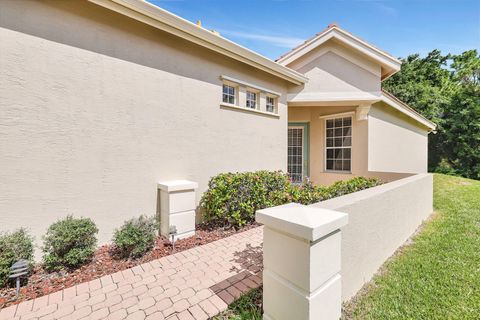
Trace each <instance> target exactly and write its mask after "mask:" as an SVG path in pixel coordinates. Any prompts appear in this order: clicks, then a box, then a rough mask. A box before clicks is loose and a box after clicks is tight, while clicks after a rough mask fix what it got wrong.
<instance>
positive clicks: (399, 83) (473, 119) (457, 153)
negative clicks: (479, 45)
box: [383, 50, 480, 179]
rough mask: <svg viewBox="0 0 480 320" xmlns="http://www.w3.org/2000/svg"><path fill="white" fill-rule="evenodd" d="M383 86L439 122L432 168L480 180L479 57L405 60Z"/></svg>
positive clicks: (439, 56)
mask: <svg viewBox="0 0 480 320" xmlns="http://www.w3.org/2000/svg"><path fill="white" fill-rule="evenodd" d="M402 62H403V64H402V69H401V71H400V72H398V73H397V74H395V75H393V76H392V77H391V78H390V79H388V80H386V81H385V82H384V84H383V86H384V88H385V89H386V90H387V91H389V92H391V93H393V94H394V95H395V96H397V97H398V98H400V99H401V100H403V101H404V102H406V103H407V104H409V105H410V106H412V107H413V108H415V109H416V110H417V111H418V112H420V113H422V114H423V115H424V116H425V117H427V118H428V119H430V120H432V121H433V122H435V123H436V124H437V126H438V127H437V133H436V134H430V135H429V170H430V171H436V172H442V173H449V174H457V175H462V176H465V177H468V178H473V179H480V55H479V54H478V52H477V51H476V50H469V51H466V52H464V53H462V54H460V55H451V54H447V55H442V53H441V52H440V51H439V50H433V51H432V52H430V53H429V54H428V55H427V56H426V57H424V58H422V57H420V55H419V54H413V55H410V56H408V57H407V58H406V59H402Z"/></svg>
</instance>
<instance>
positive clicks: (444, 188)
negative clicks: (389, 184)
mask: <svg viewBox="0 0 480 320" xmlns="http://www.w3.org/2000/svg"><path fill="white" fill-rule="evenodd" d="M434 207H435V211H436V214H435V215H433V217H432V218H431V219H430V220H429V221H428V222H427V223H425V225H424V227H423V229H422V230H421V232H420V233H419V234H418V235H416V236H415V237H414V239H413V242H412V243H411V244H409V245H407V246H405V247H403V248H401V249H400V250H399V251H398V252H397V254H395V255H394V257H392V258H391V259H389V260H388V261H387V262H386V263H385V264H384V266H383V267H382V269H381V270H382V271H381V272H380V273H379V275H377V276H375V277H374V279H373V280H372V281H371V282H370V283H369V284H368V285H367V286H366V287H365V288H364V290H362V291H361V293H359V294H358V295H357V297H355V299H353V300H352V301H350V302H349V303H347V304H345V305H344V310H343V316H342V319H362V320H364V319H389V320H390V319H462V320H463V319H465V320H467V319H480V181H475V180H469V179H464V178H458V177H451V176H446V175H438V174H436V175H435V177H434ZM260 300H261V290H253V291H251V292H250V293H249V294H247V295H246V296H243V297H241V298H240V299H239V300H237V301H236V302H234V303H233V304H232V305H230V306H229V310H227V311H226V312H225V313H223V314H222V315H220V316H217V317H216V318H215V319H216V320H224V319H228V320H251V319H255V320H256V319H261V302H260Z"/></svg>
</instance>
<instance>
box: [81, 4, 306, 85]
mask: <svg viewBox="0 0 480 320" xmlns="http://www.w3.org/2000/svg"><path fill="white" fill-rule="evenodd" d="M88 1H90V2H92V3H95V4H97V5H99V6H102V7H104V8H107V9H109V10H112V11H115V12H118V13H120V14H123V15H124V16H127V17H130V18H132V19H135V20H137V21H140V22H143V23H145V24H148V25H150V26H153V27H155V28H157V29H160V30H163V31H165V32H168V33H170V34H173V35H175V36H178V37H181V38H183V39H185V40H188V41H190V42H193V43H195V44H198V45H200V46H203V47H205V48H208V49H210V50H213V51H216V52H218V53H220V54H223V55H225V56H228V57H230V58H233V59H235V60H238V61H241V62H243V63H246V64H248V65H251V66H253V67H255V68H257V69H260V70H263V71H265V72H267V73H270V74H272V75H274V76H277V77H279V78H282V79H284V80H287V81H289V82H291V83H294V84H297V85H300V84H303V83H306V82H307V81H308V78H306V77H305V76H304V75H302V74H300V73H298V72H296V71H295V70H292V69H290V68H287V67H285V66H283V65H281V64H279V63H277V62H275V61H272V60H270V59H268V58H266V57H264V56H262V55H260V54H258V53H256V52H254V51H252V50H249V49H247V48H245V47H242V46H240V45H238V44H236V43H234V42H232V41H230V40H228V39H226V38H223V37H221V36H220V35H217V34H215V33H213V32H211V31H209V30H206V29H204V28H202V27H199V26H197V25H195V24H194V23H191V22H190V21H188V20H185V19H183V18H181V17H179V16H176V15H174V14H173V13H170V12H168V11H166V10H164V9H162V8H159V7H157V6H155V5H153V4H150V3H148V2H146V1H142V0H88Z"/></svg>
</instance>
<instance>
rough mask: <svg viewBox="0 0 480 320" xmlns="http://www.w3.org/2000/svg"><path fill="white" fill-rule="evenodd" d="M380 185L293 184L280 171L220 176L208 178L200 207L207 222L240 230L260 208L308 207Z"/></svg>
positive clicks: (362, 181) (358, 181)
mask: <svg viewBox="0 0 480 320" xmlns="http://www.w3.org/2000/svg"><path fill="white" fill-rule="evenodd" d="M381 183H382V182H381V181H380V180H378V179H375V178H364V177H356V178H353V179H350V180H347V181H339V182H336V183H334V184H333V185H331V186H328V187H327V186H316V185H313V184H312V183H311V182H310V181H308V180H307V181H305V182H304V183H302V184H293V183H292V182H291V181H290V179H289V177H288V176H287V175H286V174H284V173H282V172H280V171H257V172H242V173H239V172H237V173H222V174H219V175H217V176H215V177H213V178H211V179H210V182H209V183H208V190H207V191H206V192H205V193H204V194H203V196H202V199H201V201H200V204H201V207H202V209H203V217H204V219H205V220H206V221H210V222H216V223H218V224H219V225H224V226H232V227H240V226H243V225H245V224H248V223H251V222H253V221H254V220H255V212H256V211H257V210H259V209H264V208H268V207H273V206H278V205H282V204H286V203H290V202H297V203H301V204H305V205H308V204H312V203H315V202H319V201H323V200H327V199H331V198H334V197H338V196H342V195H344V194H348V193H352V192H356V191H360V190H363V189H367V188H371V187H374V186H377V185H380V184H381Z"/></svg>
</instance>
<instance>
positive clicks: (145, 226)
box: [113, 215, 158, 258]
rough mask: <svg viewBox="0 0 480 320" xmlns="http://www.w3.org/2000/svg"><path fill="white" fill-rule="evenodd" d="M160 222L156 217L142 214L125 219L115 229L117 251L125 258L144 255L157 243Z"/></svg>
mask: <svg viewBox="0 0 480 320" xmlns="http://www.w3.org/2000/svg"><path fill="white" fill-rule="evenodd" d="M157 230H158V223H157V220H156V219H155V217H146V216H143V215H142V216H140V217H138V218H133V219H130V220H128V221H125V223H124V224H123V226H122V227H120V229H117V230H115V233H114V235H113V243H114V244H115V247H116V250H117V252H118V253H119V254H120V255H121V256H122V257H125V258H136V257H140V256H142V255H143V254H144V253H145V252H147V251H148V250H150V249H151V248H152V247H153V245H154V244H155V237H156V235H157Z"/></svg>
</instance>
